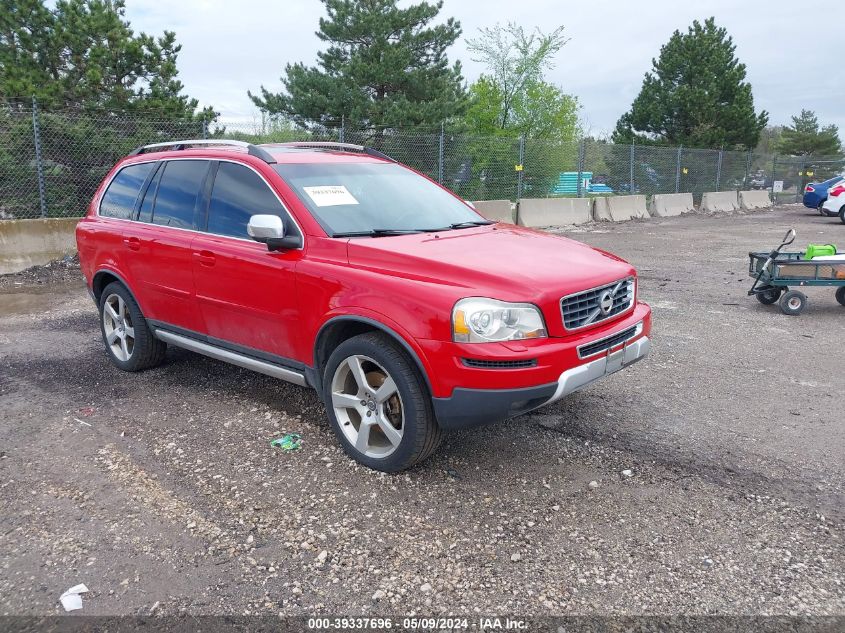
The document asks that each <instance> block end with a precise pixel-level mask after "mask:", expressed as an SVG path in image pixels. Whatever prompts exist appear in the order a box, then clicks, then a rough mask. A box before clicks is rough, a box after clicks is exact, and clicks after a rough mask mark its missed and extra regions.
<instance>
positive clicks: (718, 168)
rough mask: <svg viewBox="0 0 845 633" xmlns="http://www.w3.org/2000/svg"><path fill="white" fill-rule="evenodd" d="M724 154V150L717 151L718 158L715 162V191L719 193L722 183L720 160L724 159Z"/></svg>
mask: <svg viewBox="0 0 845 633" xmlns="http://www.w3.org/2000/svg"><path fill="white" fill-rule="evenodd" d="M724 155H725V152H724V150H721V149H720V150H719V158H718V160H717V161H716V191H721V190H722V188H721V181H722V158H723V157H724Z"/></svg>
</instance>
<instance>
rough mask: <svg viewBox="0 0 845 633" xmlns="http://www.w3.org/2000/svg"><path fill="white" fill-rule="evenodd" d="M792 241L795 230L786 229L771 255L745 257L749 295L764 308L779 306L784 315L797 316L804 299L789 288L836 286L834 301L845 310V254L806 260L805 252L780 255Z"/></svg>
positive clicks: (805, 297)
mask: <svg viewBox="0 0 845 633" xmlns="http://www.w3.org/2000/svg"><path fill="white" fill-rule="evenodd" d="M794 241H795V229H789V231H787V232H786V235H785V236H784V238H783V242H781V245H780V246H778V247H777V248H776V249H775V250H773V251H772V252H770V253H748V258H749V260H750V262H749V265H748V274H749V275H750V276H751V277H753V278H754V284H753V285H752V286H751V290H749V291H748V294H749V295H755V296H756V297H757V301H759V302H760V303H762V304H764V305H771V304H773V303H777V302H779V303H780V309H781V310H782V311H783V313H784V314H789V315H798V314H801V312H803V311H804V308H805V307H806V306H807V296H806V295H805V294H804V293H803V292H800V291H798V290H790V289H789V287H790V286H836V287H837V289H836V300H837V301H838V302H839V303H840V304H841V305H843V306H845V254H843V255H841V256H836V255H833V256H831V257H817V258H813V259H807V258H806V252H792V253H782V252H781V249H782V248H783V247H784V246H789V245H790V244H792V243H793V242H794Z"/></svg>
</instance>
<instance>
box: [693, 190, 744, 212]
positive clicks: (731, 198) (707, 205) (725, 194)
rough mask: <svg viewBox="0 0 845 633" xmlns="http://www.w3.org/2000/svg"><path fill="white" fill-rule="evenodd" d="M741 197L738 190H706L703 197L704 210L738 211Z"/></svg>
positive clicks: (702, 207) (702, 208) (702, 205)
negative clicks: (738, 195)
mask: <svg viewBox="0 0 845 633" xmlns="http://www.w3.org/2000/svg"><path fill="white" fill-rule="evenodd" d="M737 209H739V198H738V197H737V195H736V191H705V192H704V195H703V196H702V197H701V210H702V211H710V212H713V211H736V210H737Z"/></svg>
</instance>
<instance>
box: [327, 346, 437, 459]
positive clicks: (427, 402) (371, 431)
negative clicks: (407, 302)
mask: <svg viewBox="0 0 845 633" xmlns="http://www.w3.org/2000/svg"><path fill="white" fill-rule="evenodd" d="M323 402H324V403H325V405H326V410H327V412H328V416H329V421H330V422H331V425H332V429H333V430H334V432H335V435H337V438H338V440H340V443H341V446H343V450H344V451H345V452H346V454H347V455H349V456H350V457H351V458H353V459H354V460H356V461H358V462H360V463H361V464H363V465H364V466H367V467H369V468H372V469H374V470H380V471H383V472H388V473H393V472H398V471H401V470H405V469H407V468H410V467H412V466H414V465H415V464H417V463H419V462H421V461H423V460H424V459H426V458H427V457H428V456H429V455H431V453H432V452H434V449H435V448H437V446H438V444H439V443H440V438H441V430H440V427H439V426H438V424H437V420H436V419H435V416H434V411H433V408H432V404H431V396H430V394H429V393H428V389H427V387H426V385H425V381H424V380H423V378H422V376H420V374H419V371H418V370H417V368H416V366H415V365H414V364H413V361H412V360H411V359H410V358H408V356H407V354H406V353H405V351H404V350H403V349H402V348H400V347H399V346H398V345H397V344H396V343H395V342H393V340H391V339H390V338H389V337H387V336H386V335H384V334H381V333H377V332H368V333H366V334H360V335H358V336H354V337H352V338H350V339H348V340H346V341H344V342H343V343H341V344H340V345H339V346H338V347H337V348H336V349H335V350H334V352H332V354H331V356H330V357H329V360H328V362H327V363H326V368H325V372H324V374H323Z"/></svg>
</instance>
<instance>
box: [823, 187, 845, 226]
mask: <svg viewBox="0 0 845 633" xmlns="http://www.w3.org/2000/svg"><path fill="white" fill-rule="evenodd" d="M822 208H823V209H824V210H826V211H827V212H828V213H830V215H838V216H839V219H840V220H842V222H843V223H845V185H843V184H842V183H839V184H837V185H834V186H833V187H831V188H830V191H829V192H828V193H827V200H825V202H824V205H822Z"/></svg>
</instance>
